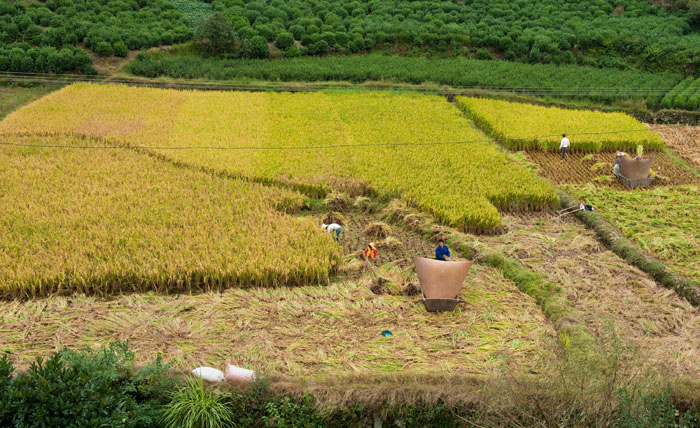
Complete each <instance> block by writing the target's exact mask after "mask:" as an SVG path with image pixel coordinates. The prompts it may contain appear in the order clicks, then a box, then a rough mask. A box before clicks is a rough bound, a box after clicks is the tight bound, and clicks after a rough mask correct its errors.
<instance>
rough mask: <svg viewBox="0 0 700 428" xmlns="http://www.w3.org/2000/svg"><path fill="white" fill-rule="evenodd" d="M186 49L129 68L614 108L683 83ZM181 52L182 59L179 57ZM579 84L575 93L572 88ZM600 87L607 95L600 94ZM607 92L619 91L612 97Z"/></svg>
mask: <svg viewBox="0 0 700 428" xmlns="http://www.w3.org/2000/svg"><path fill="white" fill-rule="evenodd" d="M187 51H188V47H182V48H178V49H176V50H175V52H176V53H175V54H168V53H167V52H162V51H161V52H149V53H147V54H141V55H139V56H138V58H137V60H136V61H133V62H132V63H130V64H129V71H130V72H131V73H133V74H135V75H137V76H143V77H160V76H167V77H171V78H176V79H212V80H236V79H238V80H240V79H258V80H270V81H305V82H318V81H350V82H365V81H377V80H385V81H393V82H403V83H411V84H422V83H426V82H432V83H437V84H441V85H450V86H456V87H483V88H490V89H504V88H505V89H510V88H521V89H520V90H519V92H521V93H527V94H538V95H544V96H546V95H559V96H567V97H572V98H586V99H595V100H599V101H610V100H614V99H626V98H644V97H646V96H648V95H651V94H656V93H658V92H659V90H662V89H669V88H671V87H673V86H674V85H675V84H676V83H677V82H678V81H679V80H680V76H679V75H677V74H674V73H657V74H653V73H647V72H641V71H633V70H615V69H612V70H611V69H598V68H593V67H579V66H559V67H558V66H555V65H544V64H538V65H532V64H521V63H513V62H506V61H482V60H473V59H468V58H428V57H398V56H387V55H379V54H371V55H353V56H327V57H303V58H289V59H282V60H273V61H270V60H243V59H229V60H227V59H218V58H210V57H209V58H202V57H200V56H196V55H191V54H187V53H188V52H187ZM179 53H184V54H179ZM571 82H576V88H572V87H571ZM601 88H602V89H601ZM608 88H615V90H614V91H611V90H609V89H608Z"/></svg>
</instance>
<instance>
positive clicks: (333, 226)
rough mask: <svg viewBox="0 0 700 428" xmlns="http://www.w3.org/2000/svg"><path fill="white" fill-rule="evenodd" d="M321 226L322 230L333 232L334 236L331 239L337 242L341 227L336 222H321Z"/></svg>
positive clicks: (341, 230) (341, 231)
mask: <svg viewBox="0 0 700 428" xmlns="http://www.w3.org/2000/svg"><path fill="white" fill-rule="evenodd" d="M321 227H322V228H323V229H324V230H326V231H327V232H328V233H333V232H335V236H334V237H333V240H334V241H336V242H338V239H339V238H340V234H341V233H343V228H342V226H340V225H339V224H338V223H331V224H322V225H321Z"/></svg>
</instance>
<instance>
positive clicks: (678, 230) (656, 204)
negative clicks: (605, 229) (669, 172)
mask: <svg viewBox="0 0 700 428" xmlns="http://www.w3.org/2000/svg"><path fill="white" fill-rule="evenodd" d="M566 189H567V191H569V192H571V193H572V194H573V195H575V196H576V197H578V198H580V199H581V200H585V201H586V202H587V203H589V204H592V205H594V206H595V207H596V209H597V210H598V212H600V213H601V214H602V215H603V216H604V217H606V218H607V219H608V220H610V221H612V222H613V223H614V224H615V225H616V226H617V227H619V228H620V229H621V230H622V232H623V233H624V234H625V235H626V236H627V237H628V238H630V239H632V240H634V241H636V242H637V243H638V244H639V245H640V246H641V247H642V248H644V249H646V250H648V251H651V252H652V253H653V254H655V255H656V256H658V257H659V258H660V259H662V260H663V261H664V262H666V263H668V265H669V266H670V267H672V268H674V269H675V270H677V271H678V272H679V273H681V274H683V275H687V276H688V277H690V278H693V279H695V280H696V281H700V215H699V214H698V213H700V197H698V195H700V187H698V186H677V187H659V188H655V189H652V190H646V191H634V192H631V191H626V190H614V189H611V188H604V187H595V186H591V185H585V186H573V185H572V186H566Z"/></svg>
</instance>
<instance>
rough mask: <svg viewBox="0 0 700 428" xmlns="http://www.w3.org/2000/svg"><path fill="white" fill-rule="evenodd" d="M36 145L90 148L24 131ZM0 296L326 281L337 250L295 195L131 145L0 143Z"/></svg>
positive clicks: (187, 289)
mask: <svg viewBox="0 0 700 428" xmlns="http://www.w3.org/2000/svg"><path fill="white" fill-rule="evenodd" d="M20 141H24V142H27V143H32V144H42V143H46V142H51V143H57V144H91V142H90V141H87V140H80V141H78V140H77V139H76V138H75V137H50V138H46V137H24V138H22V139H20ZM0 165H2V166H3V167H2V168H0V230H1V231H2V233H0V296H2V297H5V298H9V297H31V296H36V295H42V294H47V293H61V294H63V293H65V294H67V293H72V292H76V291H78V292H84V293H91V294H102V293H109V294H113V293H120V292H125V291H136V290H138V291H140V290H145V289H151V290H157V291H161V292H181V291H182V292H188V291H192V290H218V289H221V288H224V287H227V286H231V285H240V286H275V285H281V284H286V285H293V284H301V283H304V284H310V283H311V284H312V283H321V282H326V281H327V280H328V278H329V274H330V272H331V271H332V270H334V268H335V267H336V265H337V264H338V263H339V258H340V254H339V249H338V247H337V245H335V244H334V243H333V242H332V240H331V239H330V237H329V236H327V234H324V233H322V232H321V231H320V230H319V227H318V225H317V224H313V223H312V222H310V221H304V220H301V219H297V218H295V217H293V216H290V215H288V214H285V213H283V212H282V211H280V209H283V208H285V209H294V208H298V207H299V205H300V204H301V202H302V197H301V195H299V194H296V193H293V192H291V191H286V190H280V189H272V188H268V187H265V186H262V185H260V184H254V183H246V182H244V181H241V180H231V179H225V178H220V177H216V176H212V175H211V174H205V173H203V172H200V171H197V170H193V169H191V168H178V167H176V166H173V165H171V164H169V163H167V162H162V161H159V160H157V159H155V158H153V157H151V156H148V155H145V154H139V153H136V152H134V151H130V150H122V149H117V150H97V149H95V150H93V149H90V150H70V149H68V150H66V149H36V148H8V147H3V148H0Z"/></svg>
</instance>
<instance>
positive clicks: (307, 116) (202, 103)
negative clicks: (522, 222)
mask: <svg viewBox="0 0 700 428" xmlns="http://www.w3.org/2000/svg"><path fill="white" fill-rule="evenodd" d="M3 134H4V135H5V138H6V139H7V138H11V137H13V136H17V135H35V134H50V135H73V136H80V137H90V138H98V139H100V140H102V141H106V142H111V143H119V144H126V145H129V146H139V147H143V148H146V149H147V150H150V151H151V152H153V153H157V154H158V155H159V156H162V157H164V158H167V159H169V160H173V161H177V162H181V163H184V164H187V165H191V166H197V167H202V168H206V169H207V170H210V171H215V172H218V173H224V174H227V175H229V176H235V177H246V178H251V179H253V180H256V181H263V182H273V183H278V184H279V183H281V184H285V185H287V186H290V187H292V188H294V189H297V190H300V191H303V192H305V193H307V194H311V195H314V196H322V195H324V194H325V193H327V192H328V191H329V190H330V189H331V188H336V189H340V190H344V191H347V192H348V193H351V194H358V193H362V192H366V191H367V190H368V189H367V187H369V188H370V191H371V190H375V191H378V192H380V193H384V194H392V195H400V196H401V197H402V198H403V199H404V200H406V201H408V202H410V203H411V204H413V205H414V206H416V207H418V208H419V209H422V210H424V211H426V212H430V213H431V214H433V215H434V216H435V217H436V218H437V219H439V220H440V221H443V222H445V223H448V224H450V225H453V226H457V227H461V228H463V229H469V230H473V231H478V232H494V231H499V230H500V229H501V223H500V216H499V213H498V209H500V210H507V211H524V210H540V209H545V208H548V207H551V206H552V205H553V204H555V203H556V201H557V196H556V193H555V191H554V189H553V188H552V187H551V185H549V184H548V183H547V182H546V181H544V180H542V179H540V178H539V177H536V176H535V175H533V174H531V173H529V172H528V171H526V170H525V169H524V168H522V167H520V166H518V165H515V164H513V163H512V162H511V161H510V160H509V159H508V158H507V156H506V155H505V154H503V153H502V152H501V151H500V150H498V148H497V147H496V146H495V145H493V144H492V143H490V142H487V141H485V140H486V136H485V135H484V134H482V133H481V132H480V131H478V130H477V129H475V128H474V127H472V126H471V124H470V123H469V121H467V120H465V119H464V118H463V117H462V116H461V115H460V113H459V111H458V110H457V109H454V108H453V107H452V106H451V105H450V104H449V103H447V102H446V101H445V100H444V99H443V98H440V97H435V96H424V95H397V94H386V93H359V94H358V93H296V94H290V93H245V92H192V91H176V90H160V89H146V88H131V87H125V86H106V85H104V86H101V85H86V84H78V85H73V86H70V87H67V88H64V89H63V90H61V91H58V92H56V93H53V94H51V95H50V96H48V97H46V98H44V99H42V100H40V101H38V102H35V103H33V104H31V105H29V106H27V107H25V108H23V109H21V110H19V111H17V112H15V113H13V114H12V115H10V116H9V117H8V118H7V119H6V120H5V121H3V122H2V123H1V124H0V135H3ZM448 142H449V143H450V144H443V143H448ZM435 143H438V144H435ZM180 146H197V147H200V148H199V149H197V148H195V149H188V150H168V147H170V148H175V147H180ZM206 147H210V148H211V147H217V148H224V149H222V150H218V149H217V150H214V149H206ZM149 148H150V149H149ZM288 148H295V150H287V149H288ZM227 149H230V150H227Z"/></svg>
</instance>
